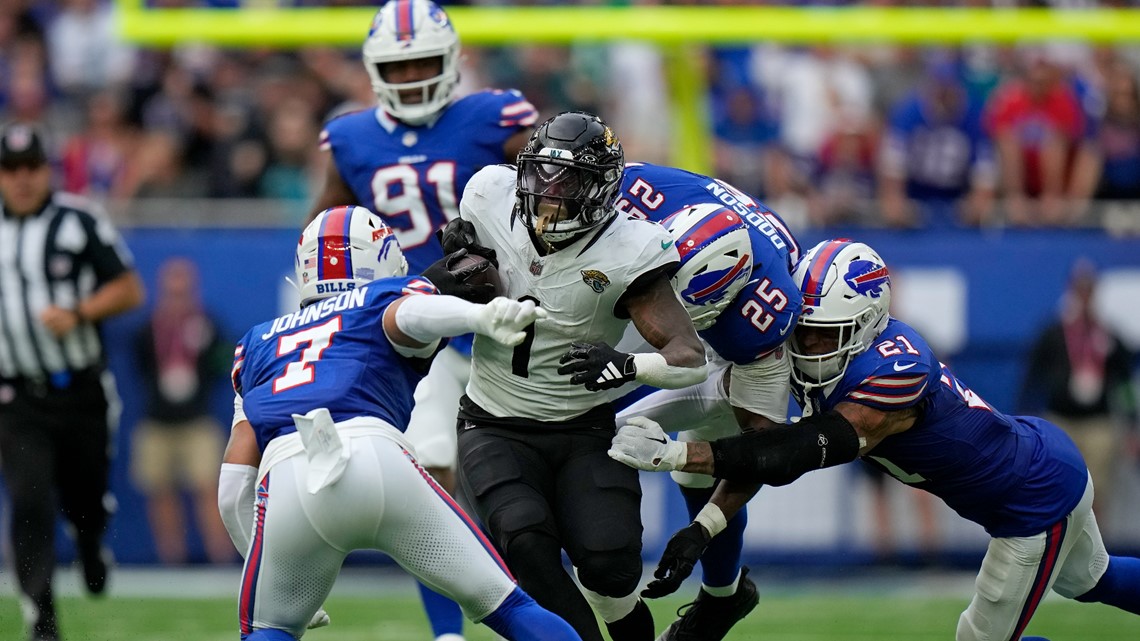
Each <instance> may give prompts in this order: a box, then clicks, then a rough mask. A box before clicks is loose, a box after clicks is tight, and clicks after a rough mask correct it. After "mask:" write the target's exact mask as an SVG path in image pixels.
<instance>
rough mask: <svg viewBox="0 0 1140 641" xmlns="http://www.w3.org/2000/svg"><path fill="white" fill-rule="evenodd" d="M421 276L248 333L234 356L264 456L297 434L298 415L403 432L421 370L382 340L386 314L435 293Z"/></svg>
mask: <svg viewBox="0 0 1140 641" xmlns="http://www.w3.org/2000/svg"><path fill="white" fill-rule="evenodd" d="M435 292H436V289H435V286H433V285H432V284H431V283H430V282H428V281H427V280H425V279H423V278H419V277H407V278H385V279H381V280H377V281H373V282H371V283H368V284H367V285H365V286H363V287H361V288H359V289H355V290H349V291H347V292H345V293H343V294H340V295H339V296H336V297H335V298H326V299H324V300H320V301H317V302H314V303H311V304H309V305H307V306H305V307H303V308H301V309H300V310H298V311H296V312H293V313H292V314H288V315H285V316H281V317H279V318H275V319H273V320H271V321H269V322H267V323H262V324H260V325H257V326H255V327H254V328H253V329H251V330H249V332H247V333H246V335H245V336H243V337H242V339H241V341H240V342H239V343H238V345H237V349H236V351H235V353H234V369H233V383H234V391H235V392H237V393H238V394H240V395H241V396H242V401H243V404H244V409H245V415H246V418H248V419H249V422H250V424H251V425H252V426H253V429H254V432H255V433H256V435H257V446H258V448H260V449H261V450H262V451H264V450H265V446H266V445H268V444H269V441H271V440H273V439H274V438H276V437H278V436H282V435H284V434H289V433H291V432H295V431H297V428H296V426H294V424H293V418H292V415H293V414H304V413H306V412H309V411H310V410H313V409H316V408H318V407H325V408H328V410H329V413H331V414H332V417H333V420H334V421H343V420H345V419H349V418H353V417H357V416H372V417H376V418H379V419H382V420H384V421H386V422H388V423H390V424H391V425H392V426H394V427H396V428H398V429H399V430H400V431H404V430H405V429H407V427H408V418H409V417H410V416H411V413H412V392H413V391H414V390H415V388H416V384H417V383H419V381H420V379H421V378H423V374H422V373H421V368H416V367H414V366H413V361H412V360H411V359H408V358H405V357H403V356H400V355H399V354H397V353H396V350H395V349H394V348H393V347H392V345H391V343H389V342H388V338H387V337H386V336H385V335H384V327H383V321H382V318H383V315H384V310H385V309H386V308H387V307H388V305H389V304H390V303H392V302H393V301H395V300H396V299H398V298H400V297H401V296H404V295H407V294H434V293H435Z"/></svg>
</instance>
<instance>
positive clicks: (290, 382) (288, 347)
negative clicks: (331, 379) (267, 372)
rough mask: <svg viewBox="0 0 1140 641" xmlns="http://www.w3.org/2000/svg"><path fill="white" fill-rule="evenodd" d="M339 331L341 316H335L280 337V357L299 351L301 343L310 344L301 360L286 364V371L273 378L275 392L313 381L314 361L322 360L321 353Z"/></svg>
mask: <svg viewBox="0 0 1140 641" xmlns="http://www.w3.org/2000/svg"><path fill="white" fill-rule="evenodd" d="M339 331H340V316H335V317H333V318H331V319H329V320H328V321H327V322H325V323H323V324H321V325H316V326H314V327H307V328H305V329H302V330H301V331H299V332H293V333H292V334H287V335H285V336H281V337H279V338H278V339H277V356H278V357H281V356H284V355H286V354H289V353H291V352H295V351H297V348H299V347H300V346H301V345H305V344H308V346H307V347H305V349H302V350H301V358H300V360H296V361H292V362H290V363H289V364H288V365H286V366H285V373H284V374H282V375H281V376H278V377H277V378H275V379H273V393H274V394H276V393H278V392H283V391H285V390H287V389H292V388H294V387H297V386H300V385H308V384H309V383H312V382H313V377H314V376H315V373H314V371H313V365H312V363H313V362H314V361H319V360H321V354H322V353H323V352H324V351H325V349H326V348H328V346H329V345H330V344H331V343H332V338H333V334H336V333H337V332H339Z"/></svg>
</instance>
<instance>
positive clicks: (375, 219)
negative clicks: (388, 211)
mask: <svg viewBox="0 0 1140 641" xmlns="http://www.w3.org/2000/svg"><path fill="white" fill-rule="evenodd" d="M294 268H295V269H296V273H297V287H298V289H300V291H301V305H302V306H304V305H308V304H309V303H311V302H313V301H315V300H320V299H322V298H328V297H330V296H336V295H337V294H340V293H341V292H346V291H349V290H351V289H355V288H357V287H359V286H361V285H365V284H367V283H370V282H372V281H374V280H377V279H379V278H389V277H391V276H404V275H406V274H407V273H408V261H407V260H406V259H405V258H404V252H402V251H400V243H399V242H397V241H396V234H395V232H393V231H392V228H391V227H389V226H388V225H387V224H386V223H385V222H384V221H383V220H381V219H380V217H379V216H377V215H376V214H374V213H372V212H371V211H369V210H367V209H365V208H364V207H356V206H352V205H348V206H341V207H333V208H331V209H326V210H324V211H322V212H321V213H319V214H317V217H316V218H314V219H313V222H311V223H309V226H308V227H306V228H305V231H303V232H301V241H300V242H299V243H298V244H297V259H296V264H295V265H294Z"/></svg>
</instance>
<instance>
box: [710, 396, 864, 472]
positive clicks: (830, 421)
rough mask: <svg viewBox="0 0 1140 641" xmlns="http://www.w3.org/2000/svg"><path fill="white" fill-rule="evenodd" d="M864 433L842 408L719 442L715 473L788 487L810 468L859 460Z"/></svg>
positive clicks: (715, 443)
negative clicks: (847, 417)
mask: <svg viewBox="0 0 1140 641" xmlns="http://www.w3.org/2000/svg"><path fill="white" fill-rule="evenodd" d="M859 441H860V439H859V435H858V433H856V432H855V428H854V426H852V425H851V423H850V422H848V420H847V419H846V418H844V417H843V415H842V414H840V413H839V412H828V413H826V414H821V415H819V416H814V417H812V418H809V419H806V420H803V421H800V422H798V423H795V424H793V425H781V426H779V427H773V428H770V429H764V430H760V431H757V432H750V433H747V434H742V435H740V436H734V437H732V438H725V439H719V440H716V441H713V442H712V443H710V445H711V446H712V454H713V475H714V476H716V477H717V478H722V479H728V480H731V481H740V482H743V483H764V484H765V485H776V486H778V485H787V484H788V483H791V482H792V481H794V480H796V479H798V478H799V477H801V476H803V474H804V473H805V472H810V471H812V470H819V469H823V468H825V467H832V466H835V465H840V464H843V463H848V462H850V461H854V460H855V458H856V457H857V456H859Z"/></svg>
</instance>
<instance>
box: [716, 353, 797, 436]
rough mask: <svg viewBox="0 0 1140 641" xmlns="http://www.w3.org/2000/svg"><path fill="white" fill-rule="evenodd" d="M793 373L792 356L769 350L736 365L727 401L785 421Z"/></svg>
mask: <svg viewBox="0 0 1140 641" xmlns="http://www.w3.org/2000/svg"><path fill="white" fill-rule="evenodd" d="M791 375H792V359H791V358H790V357H789V356H788V355H787V353H786V352H781V351H775V352H769V353H768V354H766V355H765V356H763V357H761V358H758V359H756V360H755V361H752V362H751V363H748V364H746V365H733V366H732V375H731V376H730V377H729V383H728V401H729V403H730V404H731V405H732V406H733V407H739V408H741V409H745V410H748V411H749V412H752V413H753V414H759V415H760V416H763V417H764V418H767V419H768V420H771V421H773V422H776V423H786V422H787V421H788V396H789V395H790V394H791V387H792V386H791Z"/></svg>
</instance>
